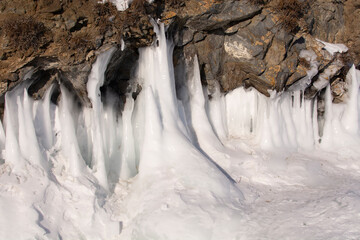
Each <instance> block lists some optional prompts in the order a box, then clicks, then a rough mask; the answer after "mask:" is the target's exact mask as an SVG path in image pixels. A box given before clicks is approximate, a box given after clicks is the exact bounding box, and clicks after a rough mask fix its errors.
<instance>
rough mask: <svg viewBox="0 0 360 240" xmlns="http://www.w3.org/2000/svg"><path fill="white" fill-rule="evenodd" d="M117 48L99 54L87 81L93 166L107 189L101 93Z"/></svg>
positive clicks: (96, 174) (100, 181) (101, 183)
mask: <svg viewBox="0 0 360 240" xmlns="http://www.w3.org/2000/svg"><path fill="white" fill-rule="evenodd" d="M114 50H115V49H110V50H109V51H107V52H105V53H102V54H101V55H100V56H98V58H97V60H96V62H95V64H94V65H93V68H92V70H91V73H90V76H89V80H88V83H87V91H88V96H89V99H90V100H91V103H92V107H93V109H92V118H93V125H92V127H93V129H92V133H93V136H92V138H93V155H92V156H93V159H92V168H93V171H94V174H95V176H96V177H97V179H98V180H99V183H100V185H101V186H103V187H104V188H105V189H109V185H108V179H107V170H106V168H105V162H106V161H107V160H106V159H107V158H108V156H106V155H105V146H104V135H103V132H104V126H103V124H102V121H101V117H102V114H103V108H102V102H101V93H100V87H101V86H102V85H103V83H104V74H105V70H106V66H107V64H108V62H109V61H110V58H111V55H112V53H113V52H114Z"/></svg>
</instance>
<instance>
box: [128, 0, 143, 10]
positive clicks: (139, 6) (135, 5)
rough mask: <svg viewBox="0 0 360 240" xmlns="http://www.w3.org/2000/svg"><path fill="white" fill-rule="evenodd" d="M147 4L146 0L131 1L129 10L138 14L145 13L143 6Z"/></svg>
mask: <svg viewBox="0 0 360 240" xmlns="http://www.w3.org/2000/svg"><path fill="white" fill-rule="evenodd" d="M146 4H147V1H146V0H133V1H132V3H131V5H130V9H131V10H133V11H138V12H139V13H141V12H145V11H146V8H145V5H146Z"/></svg>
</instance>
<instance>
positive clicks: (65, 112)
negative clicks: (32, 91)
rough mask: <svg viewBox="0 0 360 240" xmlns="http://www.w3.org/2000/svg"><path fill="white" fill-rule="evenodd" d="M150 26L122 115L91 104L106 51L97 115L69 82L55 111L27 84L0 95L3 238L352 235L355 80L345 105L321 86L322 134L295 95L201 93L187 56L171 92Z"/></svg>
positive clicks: (164, 48)
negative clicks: (180, 80)
mask: <svg viewBox="0 0 360 240" xmlns="http://www.w3.org/2000/svg"><path fill="white" fill-rule="evenodd" d="M155 31H156V33H157V38H158V42H159V44H158V46H157V45H154V46H151V47H148V48H143V49H140V60H139V66H138V71H137V75H136V79H135V80H136V81H138V83H139V84H141V85H142V91H141V92H140V94H139V96H138V97H137V99H136V101H135V100H134V99H133V98H132V97H131V96H128V97H127V99H126V103H125V106H124V110H123V111H122V113H121V114H118V111H117V109H115V104H111V103H113V102H112V101H111V99H110V100H109V101H107V104H106V105H104V104H103V103H102V101H101V96H100V95H101V92H100V87H101V85H102V84H103V81H104V72H105V70H106V65H107V63H108V61H109V59H110V57H111V54H112V52H113V50H109V51H108V52H105V53H103V54H102V55H100V56H99V57H98V59H97V61H96V63H95V64H94V66H93V68H92V72H91V74H90V76H89V80H88V85H87V89H88V94H89V98H90V100H91V102H92V106H93V107H92V108H80V107H78V105H77V104H75V100H74V99H73V97H72V95H71V93H69V92H68V91H67V90H66V88H65V87H61V101H60V103H59V105H54V104H53V103H52V102H51V95H52V91H53V87H51V88H50V89H49V90H48V91H47V93H46V94H45V96H44V99H42V100H39V101H33V100H32V99H31V98H30V97H29V96H28V94H27V87H28V85H27V84H28V83H27V82H24V83H23V84H21V85H20V86H18V87H17V88H16V89H15V90H13V91H11V92H8V93H7V95H6V107H5V117H4V119H5V120H4V121H5V122H4V128H3V126H2V125H0V148H1V150H2V151H1V157H2V158H3V163H2V165H0V207H1V214H0V239H34V238H36V239H156V240H160V239H187V240H190V239H196V240H200V239H204V240H209V239H261V238H269V239H279V238H282V237H286V238H287V239H297V237H298V236H299V234H302V236H304V238H312V237H314V238H316V239H331V238H334V239H336V238H339V237H344V238H352V237H355V236H359V234H360V231H359V229H358V228H357V227H356V226H358V225H359V223H360V219H359V216H358V215H356V214H357V213H356V212H358V211H359V210H360V197H359V196H360V187H358V186H359V183H360V177H359V174H360V164H359V162H358V160H359V157H360V151H359V149H358V147H359V146H360V140H359V113H360V104H359V103H360V96H359V81H360V72H359V71H358V70H356V69H355V67H352V68H351V70H350V72H349V74H348V77H347V82H348V84H349V99H348V101H347V103H344V104H333V103H332V99H331V93H330V87H328V88H327V90H326V99H325V102H326V111H325V122H324V126H323V129H322V131H319V125H321V124H319V122H318V116H317V102H316V100H307V99H305V98H304V94H303V93H302V91H301V90H299V91H295V92H284V93H282V94H276V93H272V94H271V97H270V98H267V97H265V96H263V95H262V94H260V93H258V92H257V91H256V90H254V89H247V90H246V89H243V88H238V89H236V90H233V91H232V92H230V93H228V94H226V95H224V94H222V93H220V91H219V90H218V91H217V92H216V93H214V94H213V95H212V98H211V99H209V98H208V94H207V90H206V88H204V87H203V86H202V85H201V82H200V72H199V67H198V63H197V59H196V58H195V59H194V61H193V66H192V67H190V68H189V69H188V72H187V73H188V74H187V79H186V80H185V81H184V85H183V86H181V88H178V89H176V88H175V77H174V69H173V63H172V45H171V43H170V42H168V41H167V39H166V37H165V30H164V26H163V25H160V26H159V27H156V26H155ZM320 133H321V134H320ZM319 202H320V203H319ZM329 219H330V220H329ZM274 224H275V225H274ZM271 226H274V227H271ZM336 229H339V231H337V230H336ZM344 232H346V233H345V234H344ZM341 234H344V235H341Z"/></svg>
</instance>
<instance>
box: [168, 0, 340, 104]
mask: <svg viewBox="0 0 360 240" xmlns="http://www.w3.org/2000/svg"><path fill="white" fill-rule="evenodd" d="M196 4H198V5H197V8H195V7H194V6H196ZM324 4H325V3H323V2H320V1H319V2H316V3H314V6H315V9H314V12H313V11H311V12H310V13H309V14H308V15H306V16H304V18H303V19H299V20H298V22H297V24H298V25H299V26H298V28H299V29H298V30H297V32H291V31H289V29H287V28H286V27H284V24H283V23H282V22H281V19H282V16H279V12H278V9H277V8H276V7H274V6H276V2H275V3H272V4H268V5H256V4H253V3H251V1H246V0H244V1H221V2H216V1H195V0H193V1H192V0H189V1H186V6H185V7H184V8H183V9H182V11H180V12H179V13H178V14H174V13H172V14H170V15H164V18H165V19H166V21H168V22H171V21H170V19H169V18H172V20H173V21H172V22H171V23H170V26H173V27H174V30H173V32H174V33H175V36H174V39H175V41H176V46H177V47H176V51H175V59H177V60H176V61H177V62H178V61H184V62H186V61H189V60H191V59H193V56H194V55H195V54H196V55H197V56H198V59H199V64H200V68H201V73H202V80H203V83H204V84H207V85H208V87H209V89H210V91H211V90H212V89H213V88H214V87H215V86H217V85H220V86H221V90H222V91H224V92H228V91H230V90H232V89H234V88H237V87H239V86H245V87H255V88H256V89H258V90H259V91H260V92H262V93H263V94H265V95H268V96H269V90H277V91H283V90H284V89H287V88H289V87H290V86H292V85H293V84H294V83H296V82H297V81H304V80H305V79H306V78H307V77H308V74H307V72H308V71H309V70H310V68H311V65H310V62H309V61H307V60H306V59H302V58H301V57H300V54H301V52H302V51H305V50H306V51H311V52H312V54H313V55H314V56H316V61H315V62H316V71H317V72H318V73H319V74H315V75H314V76H312V77H313V79H309V80H310V83H311V84H310V83H309V85H308V86H307V87H309V90H307V92H308V94H307V95H306V96H308V97H313V96H314V95H316V93H317V92H318V91H320V90H321V88H322V87H324V86H323V85H324V81H325V79H326V80H327V83H328V82H329V81H331V80H333V79H334V78H335V77H337V76H338V74H339V73H340V70H341V69H342V68H343V66H344V65H345V63H344V62H343V61H342V59H340V58H339V57H338V56H335V55H334V56H333V55H331V54H330V53H329V52H327V51H325V50H324V49H323V47H324V45H323V44H322V43H321V42H319V41H317V39H316V36H318V35H319V34H320V33H321V31H320V29H321V27H322V26H323V27H324V24H325V23H326V24H327V25H326V26H325V29H329V32H328V35H326V36H325V35H324V37H326V40H330V39H329V38H330V37H335V35H336V33H335V26H334V24H330V23H328V20H326V19H327V17H326V16H325V14H324V16H322V17H323V18H319V17H318V18H314V16H317V14H318V10H319V9H320V8H321V6H322V5H324ZM327 7H329V6H327ZM334 8H335V7H334ZM194 9H197V11H194ZM335 9H336V10H338V11H339V12H341V8H335ZM322 10H324V9H322ZM324 11H325V10H324ZM333 14H337V12H335V13H333ZM338 15H339V16H338V17H339V18H340V15H341V14H338ZM169 16H170V17H169ZM341 17H343V16H342V15H341ZM339 21H340V20H339ZM314 26H315V27H314ZM313 32H314V34H313ZM318 37H319V38H320V37H321V36H320V35H319V36H318ZM314 64H315V63H313V65H314ZM325 76H326V77H325ZM312 82H313V84H314V85H315V86H313V84H312ZM319 82H321V83H322V84H319ZM325 85H326V84H325Z"/></svg>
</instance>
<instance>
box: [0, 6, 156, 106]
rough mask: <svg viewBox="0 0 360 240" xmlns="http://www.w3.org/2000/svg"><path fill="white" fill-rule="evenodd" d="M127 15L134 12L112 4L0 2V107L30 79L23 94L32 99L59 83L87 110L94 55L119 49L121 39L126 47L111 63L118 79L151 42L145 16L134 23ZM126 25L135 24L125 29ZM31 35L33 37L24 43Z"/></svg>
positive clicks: (131, 17) (147, 19)
mask: <svg viewBox="0 0 360 240" xmlns="http://www.w3.org/2000/svg"><path fill="white" fill-rule="evenodd" d="M133 12H135V9H129V10H128V11H126V12H118V11H117V9H116V8H115V6H113V5H112V4H110V3H108V2H107V3H105V4H100V3H98V2H97V1H95V0H79V1H60V0H55V1H47V0H36V1H35V0H34V1H32V0H31V1H25V0H15V1H5V0H4V1H1V2H0V22H1V23H2V24H0V27H1V32H0V34H1V36H2V38H1V39H0V45H1V46H2V47H1V48H0V103H1V102H2V103H3V101H4V93H6V92H7V91H9V90H11V89H12V88H13V87H15V86H16V85H17V84H19V83H20V82H22V81H23V80H26V79H27V78H30V80H31V81H32V85H31V87H30V88H29V92H31V93H32V95H33V97H35V98H41V97H42V94H43V93H44V91H45V90H46V89H47V88H48V87H49V86H50V85H51V84H52V83H54V82H61V83H63V84H64V85H65V86H66V87H67V88H68V89H69V90H70V91H72V92H73V93H74V94H75V95H76V96H77V97H78V100H79V101H80V102H81V103H82V104H85V105H88V106H90V101H89V99H88V98H87V93H86V83H87V78H88V75H89V73H90V71H91V66H92V64H93V63H94V62H95V60H96V56H97V55H98V54H99V53H101V52H103V51H106V50H108V49H110V48H112V47H116V48H119V49H120V48H121V39H124V40H125V41H126V42H127V43H129V44H126V45H127V48H128V49H127V50H126V51H124V52H122V51H120V53H119V51H118V52H117V54H116V56H117V57H118V59H113V63H112V66H113V65H114V62H115V63H117V64H119V66H120V67H119V69H121V70H125V71H124V72H125V73H124V74H123V75H122V76H121V78H122V80H124V79H123V77H124V75H127V73H128V72H129V71H130V70H131V68H132V67H134V66H129V63H133V64H135V63H134V62H136V59H137V57H138V53H137V50H136V48H138V47H144V46H148V45H150V44H151V43H152V41H153V39H152V38H153V35H154V33H153V31H152V25H151V23H150V17H148V16H147V14H146V13H143V14H137V16H140V17H139V18H138V19H135V17H134V16H133V15H134V14H133ZM135 20H136V21H135ZM23 22H24V24H22V23H23ZM132 22H135V23H136V24H132V25H133V26H131V27H129V25H130V23H132ZM27 26H30V27H27ZM35 27H37V28H35ZM31 36H34V38H33V39H32V40H31V41H28V40H27V39H29V37H31ZM39 36H41V39H42V41H41V42H39V41H38V39H39ZM123 63H126V65H124V64H123ZM122 66H126V67H128V68H129V70H128V69H124V68H122ZM109 72H111V71H109ZM127 77H128V78H129V76H127ZM112 80H114V78H113V77H112V78H110V80H108V81H107V82H106V84H110V82H111V81H112ZM113 85H114V84H113ZM30 90H31V91H30Z"/></svg>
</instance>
